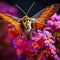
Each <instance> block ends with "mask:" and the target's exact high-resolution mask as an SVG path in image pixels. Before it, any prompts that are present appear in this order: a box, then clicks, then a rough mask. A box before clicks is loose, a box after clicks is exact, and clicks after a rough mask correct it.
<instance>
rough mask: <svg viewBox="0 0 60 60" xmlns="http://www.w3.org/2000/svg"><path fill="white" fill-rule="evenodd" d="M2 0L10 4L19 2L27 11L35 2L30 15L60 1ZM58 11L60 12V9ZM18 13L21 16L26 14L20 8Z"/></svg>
mask: <svg viewBox="0 0 60 60" xmlns="http://www.w3.org/2000/svg"><path fill="white" fill-rule="evenodd" d="M0 1H5V2H7V3H9V4H10V5H14V6H15V4H18V5H19V6H20V7H21V8H22V9H23V10H24V11H25V12H27V11H28V8H29V7H30V6H31V4H32V3H33V2H35V5H34V6H33V8H32V9H31V11H30V12H29V14H28V15H29V16H30V17H31V16H33V15H34V14H36V13H37V12H38V11H40V10H41V9H43V8H44V7H46V6H48V5H51V4H54V3H60V0H0ZM57 13H58V14H60V10H59V11H58V12H57ZM18 15H19V17H22V16H24V13H23V12H21V11H20V10H19V9H18Z"/></svg>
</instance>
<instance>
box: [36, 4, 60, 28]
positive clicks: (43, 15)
mask: <svg viewBox="0 0 60 60" xmlns="http://www.w3.org/2000/svg"><path fill="white" fill-rule="evenodd" d="M59 8H60V4H53V5H51V6H48V7H46V8H45V9H44V11H42V13H41V15H40V16H39V17H38V18H37V20H36V27H37V28H41V27H43V26H45V25H44V24H40V23H41V22H43V21H44V20H47V19H48V18H49V17H50V16H51V15H53V14H54V13H56V12H57V10H58V9H59Z"/></svg>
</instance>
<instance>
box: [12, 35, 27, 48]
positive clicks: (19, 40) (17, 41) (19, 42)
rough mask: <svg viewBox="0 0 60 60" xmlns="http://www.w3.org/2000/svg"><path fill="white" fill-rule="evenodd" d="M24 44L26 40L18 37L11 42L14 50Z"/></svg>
mask: <svg viewBox="0 0 60 60" xmlns="http://www.w3.org/2000/svg"><path fill="white" fill-rule="evenodd" d="M25 43H26V39H25V37H24V36H18V37H17V39H15V40H13V45H14V47H15V48H18V47H22V46H24V45H25Z"/></svg>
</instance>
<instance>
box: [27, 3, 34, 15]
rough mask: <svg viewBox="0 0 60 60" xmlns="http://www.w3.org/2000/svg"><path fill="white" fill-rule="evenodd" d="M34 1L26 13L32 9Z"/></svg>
mask: <svg viewBox="0 0 60 60" xmlns="http://www.w3.org/2000/svg"><path fill="white" fill-rule="evenodd" d="M34 4H35V2H33V4H32V5H31V6H30V7H29V9H28V11H27V14H28V13H29V12H30V10H31V9H32V7H33V6H34Z"/></svg>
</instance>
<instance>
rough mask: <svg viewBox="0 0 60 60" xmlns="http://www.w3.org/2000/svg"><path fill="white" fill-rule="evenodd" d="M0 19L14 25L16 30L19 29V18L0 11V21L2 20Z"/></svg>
mask: <svg viewBox="0 0 60 60" xmlns="http://www.w3.org/2000/svg"><path fill="white" fill-rule="evenodd" d="M2 20H3V21H4V22H8V23H11V24H12V25H14V28H15V29H16V30H17V31H20V30H21V24H20V23H19V20H20V19H19V18H17V17H15V16H12V15H10V14H7V13H3V12H0V21H1V22H2Z"/></svg>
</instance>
